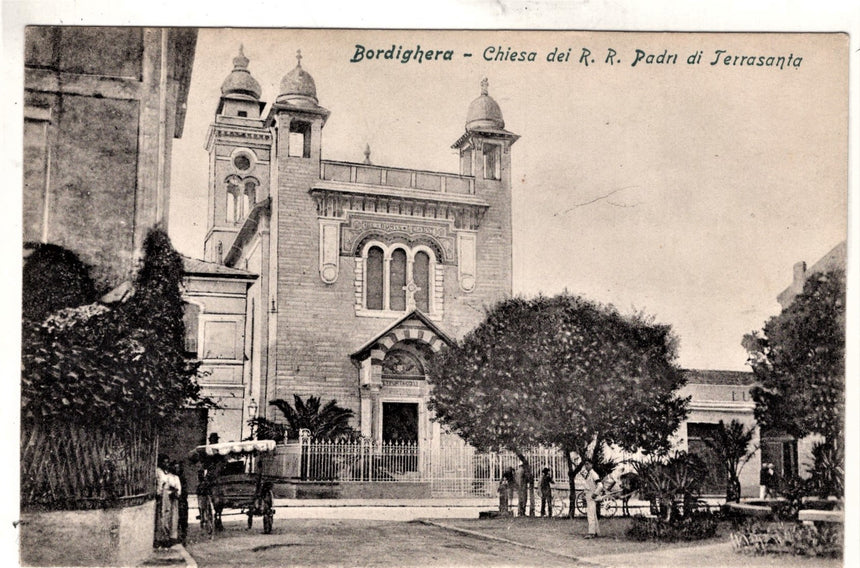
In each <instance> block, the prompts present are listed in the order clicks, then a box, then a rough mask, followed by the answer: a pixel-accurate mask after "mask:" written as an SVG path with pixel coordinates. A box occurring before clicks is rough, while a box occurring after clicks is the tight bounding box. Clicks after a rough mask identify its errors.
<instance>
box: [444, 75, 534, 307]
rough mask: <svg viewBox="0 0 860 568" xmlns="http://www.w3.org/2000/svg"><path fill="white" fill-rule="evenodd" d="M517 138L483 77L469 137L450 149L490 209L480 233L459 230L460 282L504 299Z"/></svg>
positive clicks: (471, 114)
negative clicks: (475, 280) (474, 280)
mask: <svg viewBox="0 0 860 568" xmlns="http://www.w3.org/2000/svg"><path fill="white" fill-rule="evenodd" d="M518 139H519V135H517V134H514V133H513V132H509V131H507V130H505V119H504V118H503V117H502V109H501V108H500V107H499V104H498V103H497V102H496V101H495V99H493V97H491V96H490V95H489V81H488V80H487V79H486V78H484V79H483V80H482V81H481V94H480V96H478V98H476V99H475V100H473V101H472V102H471V103H470V104H469V110H468V112H467V113H466V132H465V133H464V134H463V135H462V136H460V138H459V139H457V141H456V142H454V144H453V145H452V146H451V147H452V148H454V149H455V150H458V151H459V153H460V175H463V176H472V177H473V178H474V183H475V197H478V198H481V199H483V200H484V201H486V202H487V203H489V205H490V207H489V209H488V210H487V212H486V214H485V215H484V219H483V221H482V222H481V228H480V231H474V232H472V233H469V232H466V231H460V233H459V234H458V237H457V249H458V254H459V258H460V272H461V279H463V280H466V281H467V282H468V280H467V279H468V274H474V275H476V276H478V277H479V279H480V282H482V283H483V284H482V285H488V284H489V285H491V286H499V289H498V290H496V292H498V293H499V294H501V295H510V294H511V292H512V287H513V282H512V278H511V277H512V275H511V273H512V271H513V263H512V261H511V254H512V252H513V246H512V241H513V235H512V231H513V229H512V222H511V146H513V144H514V142H516V141H517V140H518ZM463 275H466V276H465V277H464V276H463Z"/></svg>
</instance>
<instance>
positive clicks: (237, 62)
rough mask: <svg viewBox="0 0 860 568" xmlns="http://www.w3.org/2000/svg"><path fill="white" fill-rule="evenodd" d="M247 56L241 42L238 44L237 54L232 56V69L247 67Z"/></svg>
mask: <svg viewBox="0 0 860 568" xmlns="http://www.w3.org/2000/svg"><path fill="white" fill-rule="evenodd" d="M248 62H249V60H248V58H247V57H245V46H244V45H242V44H241V43H240V44H239V55H237V56H236V57H234V58H233V68H234V69H247V68H248Z"/></svg>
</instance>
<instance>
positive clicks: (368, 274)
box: [362, 241, 436, 313]
mask: <svg viewBox="0 0 860 568" xmlns="http://www.w3.org/2000/svg"><path fill="white" fill-rule="evenodd" d="M362 262H363V263H364V270H363V272H364V286H363V288H364V308H365V309H366V310H381V311H392V312H404V311H411V310H413V309H416V308H417V309H419V310H421V311H422V312H424V313H431V312H433V311H435V310H434V306H433V302H434V301H433V298H434V289H433V287H434V279H433V274H434V273H435V267H436V255H435V254H434V252H433V251H432V250H431V249H430V248H429V247H427V246H424V245H417V246H414V247H409V246H406V245H404V244H400V243H395V244H391V245H386V244H384V243H380V242H376V241H372V242H369V243H367V244H366V245H365V246H364V248H363V250H362Z"/></svg>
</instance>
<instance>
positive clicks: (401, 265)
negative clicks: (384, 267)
mask: <svg viewBox="0 0 860 568" xmlns="http://www.w3.org/2000/svg"><path fill="white" fill-rule="evenodd" d="M390 274H391V280H390V282H391V284H390V287H389V291H390V294H391V300H390V301H389V304H388V305H389V308H390V309H392V310H394V311H398V312H402V311H403V310H405V309H406V251H405V250H403V249H401V248H398V249H395V250H394V252H392V253H391V272H390Z"/></svg>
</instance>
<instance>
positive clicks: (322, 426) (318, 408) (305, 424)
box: [269, 394, 356, 440]
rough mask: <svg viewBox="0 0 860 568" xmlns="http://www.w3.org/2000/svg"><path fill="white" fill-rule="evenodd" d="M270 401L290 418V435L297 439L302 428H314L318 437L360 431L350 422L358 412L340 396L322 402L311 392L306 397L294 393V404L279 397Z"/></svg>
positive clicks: (314, 436) (313, 435)
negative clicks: (347, 406) (304, 398)
mask: <svg viewBox="0 0 860 568" xmlns="http://www.w3.org/2000/svg"><path fill="white" fill-rule="evenodd" d="M269 404H271V405H272V406H274V407H276V408H277V409H278V410H280V411H281V413H283V415H284V418H286V420H287V429H288V432H287V433H288V437H289V438H291V439H296V438H298V437H299V430H301V429H302V428H307V429H308V430H310V433H311V438H312V439H314V440H337V439H342V438H351V437H353V436H355V434H356V432H355V430H354V429H353V428H352V426H350V425H349V421H350V419H351V418H352V417H353V415H354V413H353V411H352V410H350V409H349V408H344V407H342V406H338V405H337V401H336V400H330V401H328V402H327V403H326V404H325V406H322V405H321V402H320V398H319V397H318V396H309V397H308V398H307V400H305V401H303V400H302V399H301V397H300V396H299V395H297V394H295V395H293V404H290V403H289V402H287V401H285V400H283V399H280V398H277V399H275V400H273V401H271V402H270V403H269Z"/></svg>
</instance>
